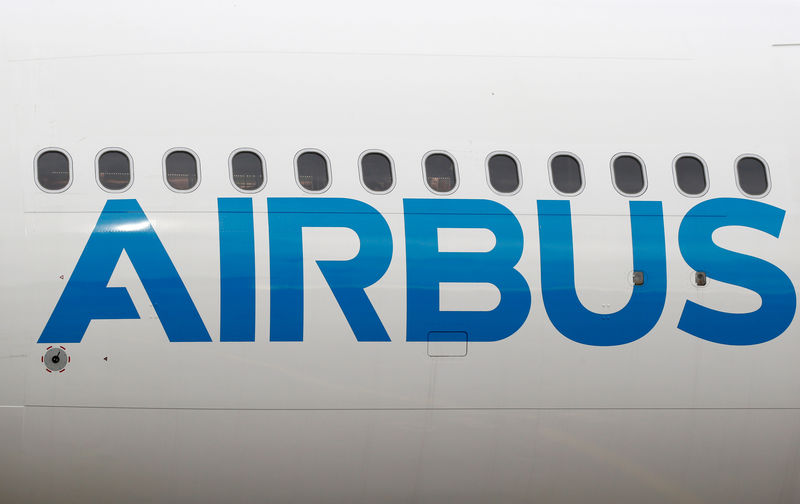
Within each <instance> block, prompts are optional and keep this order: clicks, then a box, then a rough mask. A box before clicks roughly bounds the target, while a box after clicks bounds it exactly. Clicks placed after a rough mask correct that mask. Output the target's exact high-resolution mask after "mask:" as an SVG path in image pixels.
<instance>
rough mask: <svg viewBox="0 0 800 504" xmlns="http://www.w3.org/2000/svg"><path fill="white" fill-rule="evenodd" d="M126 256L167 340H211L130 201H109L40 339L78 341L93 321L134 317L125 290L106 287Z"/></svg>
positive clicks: (169, 262) (144, 219) (153, 235)
mask: <svg viewBox="0 0 800 504" xmlns="http://www.w3.org/2000/svg"><path fill="white" fill-rule="evenodd" d="M123 250H124V251H125V252H126V253H127V254H128V258H130V261H131V264H133V268H134V269H135V270H136V274H137V275H138V276H139V279H140V280H141V282H142V285H143V286H144V289H145V291H147V295H148V296H149V297H150V302H152V303H153V307H154V308H155V310H156V313H157V314H158V318H159V319H160V320H161V324H162V326H163V327H164V331H165V332H166V333H167V338H169V340H170V341H173V342H175V341H211V337H210V336H209V334H208V331H207V330H206V327H205V326H204V325H203V321H202V319H201V318H200V315H199V314H198V313H197V309H196V308H195V306H194V303H193V302H192V298H191V297H189V293H188V292H187V291H186V287H185V286H184V285H183V281H182V280H181V278H180V276H179V275H178V272H177V271H176V270H175V266H173V264H172V260H170V258H169V255H168V254H167V251H166V250H164V246H163V245H162V244H161V240H159V239H158V236H157V235H156V232H155V231H154V230H153V226H152V225H151V224H150V221H149V220H147V217H146V216H145V214H144V212H143V211H142V208H141V207H140V206H139V203H138V202H137V201H136V200H134V199H127V200H109V201H108V202H106V205H105V207H104V208H103V212H102V213H101V214H100V217H99V218H98V220H97V224H96V225H95V228H94V231H92V234H91V236H89V241H88V242H87V243H86V247H85V248H84V249H83V253H81V257H80V258H79V259H78V264H77V265H76V266H75V270H74V271H73V272H72V275H71V276H70V278H69V281H68V282H67V286H66V287H65V288H64V292H63V293H62V294H61V298H60V299H59V300H58V303H57V304H56V307H55V309H54V310H53V313H52V315H51V316H50V320H48V322H47V325H46V326H45V328H44V331H43V332H42V334H41V336H40V337H39V343H80V341H81V339H83V334H84V333H85V332H86V329H87V328H88V327H89V322H90V321H92V320H95V319H138V318H139V313H138V312H137V311H136V307H135V306H134V305H133V301H132V300H131V297H130V295H129V294H128V290H127V289H126V288H124V287H108V281H109V280H110V279H111V275H112V273H113V272H114V268H115V267H116V265H117V262H118V261H119V258H120V256H121V254H122V251H123Z"/></svg>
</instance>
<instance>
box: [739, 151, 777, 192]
mask: <svg viewBox="0 0 800 504" xmlns="http://www.w3.org/2000/svg"><path fill="white" fill-rule="evenodd" d="M736 183H737V184H738V185H739V189H741V191H742V192H743V193H745V194H746V195H748V196H763V195H765V194H766V193H767V191H768V190H769V175H768V174H767V165H766V164H764V162H763V161H762V160H760V159H758V158H757V157H753V156H742V157H740V158H739V159H738V160H737V161H736Z"/></svg>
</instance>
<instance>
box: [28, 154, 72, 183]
mask: <svg viewBox="0 0 800 504" xmlns="http://www.w3.org/2000/svg"><path fill="white" fill-rule="evenodd" d="M69 169H70V166H69V158H67V156H66V155H65V154H64V153H63V152H59V151H46V152H43V153H41V154H39V157H38V158H37V159H36V179H37V180H38V181H39V185H40V186H42V187H43V188H45V189H47V190H48V191H60V190H61V189H64V188H65V187H67V185H69V180H70V173H69Z"/></svg>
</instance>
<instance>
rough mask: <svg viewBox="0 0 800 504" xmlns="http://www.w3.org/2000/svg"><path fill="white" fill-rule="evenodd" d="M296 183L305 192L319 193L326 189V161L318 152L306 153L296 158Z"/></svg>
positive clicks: (327, 182) (327, 178)
mask: <svg viewBox="0 0 800 504" xmlns="http://www.w3.org/2000/svg"><path fill="white" fill-rule="evenodd" d="M296 163H297V181H298V182H299V183H300V185H301V186H302V187H303V189H305V190H306V191H313V192H321V191H324V190H325V189H327V188H328V184H329V180H330V176H329V174H328V159H327V158H326V157H325V156H323V155H322V154H320V153H319V152H314V151H306V152H303V153H301V154H300V155H299V156H297V160H296Z"/></svg>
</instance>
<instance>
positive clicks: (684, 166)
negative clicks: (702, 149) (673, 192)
mask: <svg viewBox="0 0 800 504" xmlns="http://www.w3.org/2000/svg"><path fill="white" fill-rule="evenodd" d="M675 180H677V181H678V188H679V189H680V190H681V191H683V192H684V193H686V194H691V195H693V196H694V195H698V194H703V193H704V192H705V190H706V187H707V185H708V181H706V170H705V168H704V167H703V162H702V161H700V160H699V159H697V158H696V157H694V156H681V157H679V158H678V159H676V160H675Z"/></svg>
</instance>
